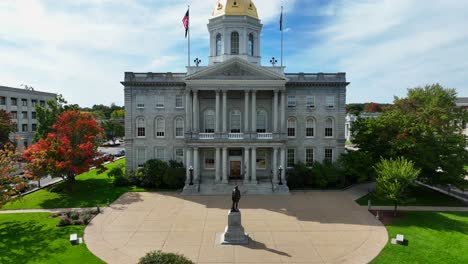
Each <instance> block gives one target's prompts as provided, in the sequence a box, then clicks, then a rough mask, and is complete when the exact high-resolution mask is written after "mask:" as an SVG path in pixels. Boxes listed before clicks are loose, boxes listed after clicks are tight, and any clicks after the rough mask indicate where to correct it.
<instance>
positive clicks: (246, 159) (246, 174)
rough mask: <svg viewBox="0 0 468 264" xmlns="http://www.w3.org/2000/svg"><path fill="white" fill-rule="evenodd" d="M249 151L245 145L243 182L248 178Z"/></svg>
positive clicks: (247, 180)
mask: <svg viewBox="0 0 468 264" xmlns="http://www.w3.org/2000/svg"><path fill="white" fill-rule="evenodd" d="M249 152H250V148H249V147H245V148H244V166H245V171H244V173H245V174H244V182H245V183H248V182H249V180H250V159H249Z"/></svg>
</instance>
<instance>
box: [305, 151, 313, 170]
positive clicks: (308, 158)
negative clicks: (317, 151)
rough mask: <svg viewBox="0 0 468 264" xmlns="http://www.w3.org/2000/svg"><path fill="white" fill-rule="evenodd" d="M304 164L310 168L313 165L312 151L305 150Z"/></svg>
mask: <svg viewBox="0 0 468 264" xmlns="http://www.w3.org/2000/svg"><path fill="white" fill-rule="evenodd" d="M305 163H306V166H307V167H312V165H314V149H313V148H306V156H305Z"/></svg>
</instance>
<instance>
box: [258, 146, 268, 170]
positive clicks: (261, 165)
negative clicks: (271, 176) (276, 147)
mask: <svg viewBox="0 0 468 264" xmlns="http://www.w3.org/2000/svg"><path fill="white" fill-rule="evenodd" d="M266 161H267V151H266V150H265V149H258V150H257V169H260V170H266V168H267V163H266Z"/></svg>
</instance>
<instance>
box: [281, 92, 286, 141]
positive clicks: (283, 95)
mask: <svg viewBox="0 0 468 264" xmlns="http://www.w3.org/2000/svg"><path fill="white" fill-rule="evenodd" d="M280 108H281V124H280V130H281V132H282V133H284V132H285V131H286V91H282V92H281V105H280Z"/></svg>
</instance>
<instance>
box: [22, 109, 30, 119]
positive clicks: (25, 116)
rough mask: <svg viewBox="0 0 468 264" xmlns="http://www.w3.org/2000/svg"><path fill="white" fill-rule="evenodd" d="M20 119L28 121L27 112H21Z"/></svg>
mask: <svg viewBox="0 0 468 264" xmlns="http://www.w3.org/2000/svg"><path fill="white" fill-rule="evenodd" d="M21 118H23V119H28V112H26V111H24V112H21Z"/></svg>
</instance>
